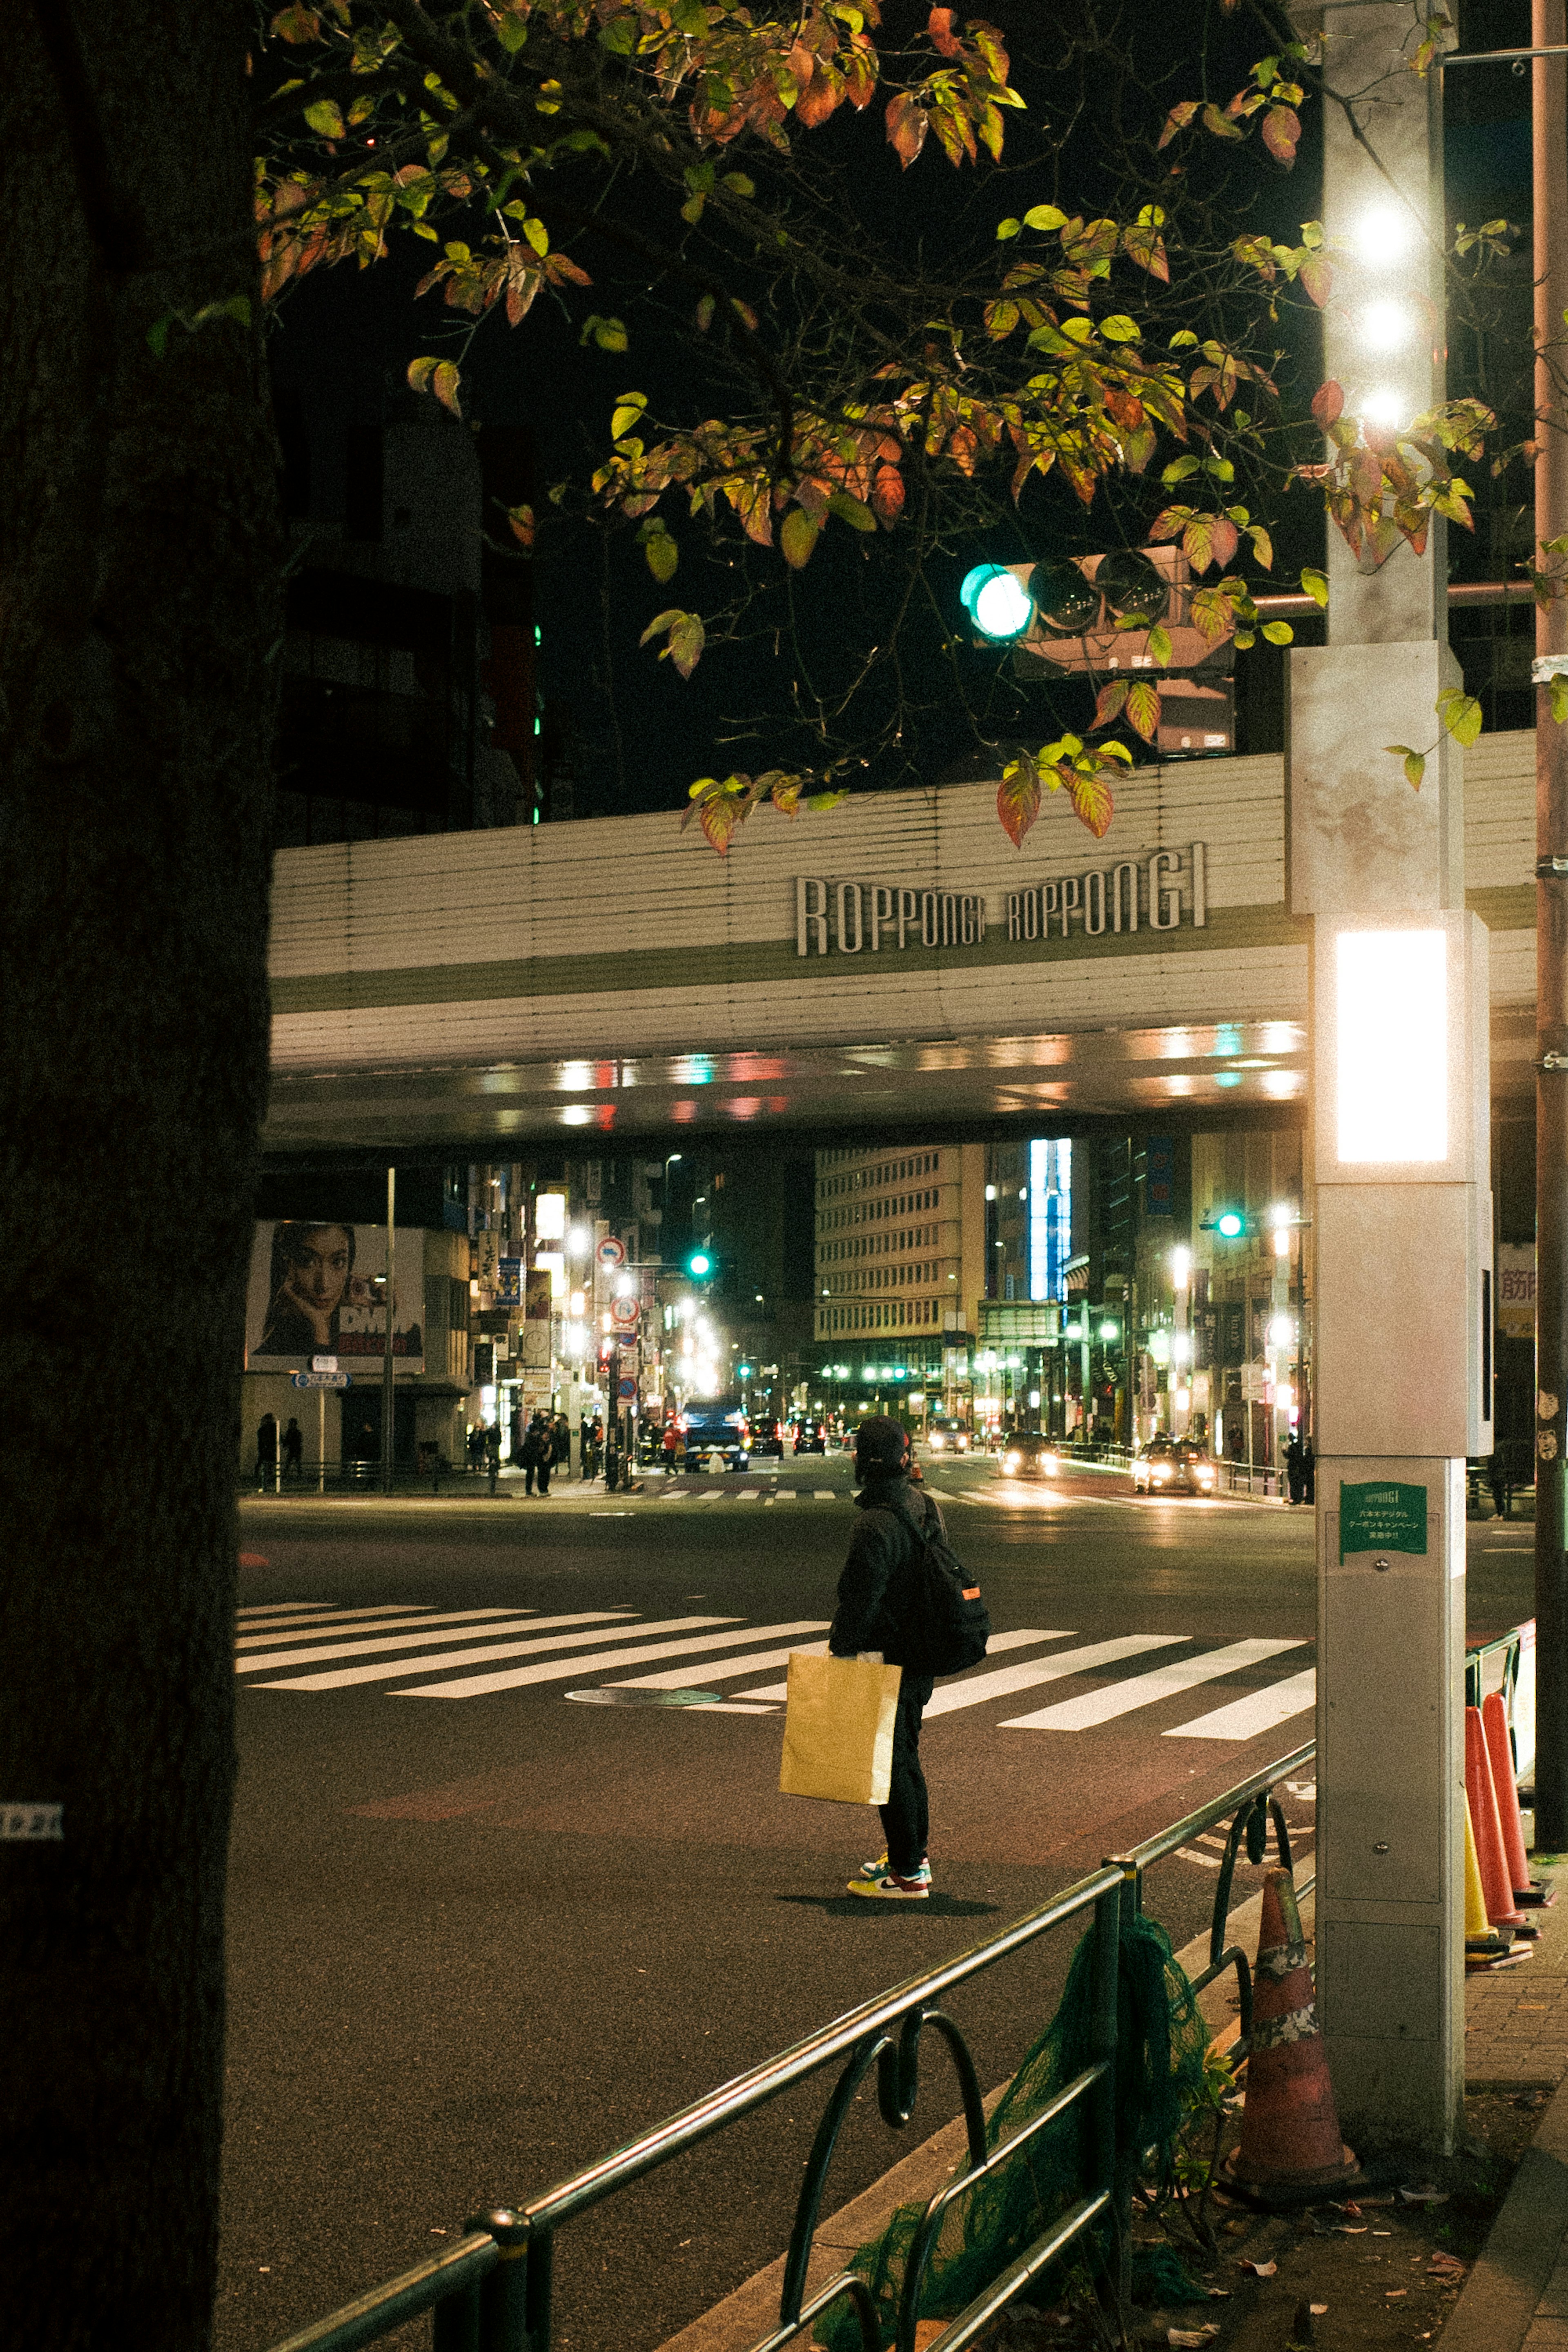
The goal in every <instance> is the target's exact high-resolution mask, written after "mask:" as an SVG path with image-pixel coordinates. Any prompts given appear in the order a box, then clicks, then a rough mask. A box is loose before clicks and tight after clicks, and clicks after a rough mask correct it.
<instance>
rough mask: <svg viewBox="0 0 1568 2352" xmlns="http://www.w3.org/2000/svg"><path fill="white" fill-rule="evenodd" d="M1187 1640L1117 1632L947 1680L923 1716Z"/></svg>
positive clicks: (1180, 1635)
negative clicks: (993, 1670)
mask: <svg viewBox="0 0 1568 2352" xmlns="http://www.w3.org/2000/svg"><path fill="white" fill-rule="evenodd" d="M1191 1639H1192V1636H1191V1634H1190V1633H1118V1634H1117V1635H1116V1636H1115V1638H1114V1639H1113V1640H1111V1641H1109V1642H1088V1643H1085V1644H1084V1646H1083V1648H1082V1649H1081V1650H1058V1652H1057V1653H1056V1654H1055V1655H1054V1657H1049V1658H1036V1659H1031V1660H1030V1662H1029V1664H1027V1665H1024V1666H1004V1667H1002V1668H1001V1669H1000V1671H999V1672H998V1673H996V1674H994V1675H973V1676H971V1677H969V1678H968V1679H967V1680H965V1681H963V1682H959V1683H949V1684H948V1685H946V1686H945V1687H944V1688H942V1689H941V1690H939V1691H937V1692H935V1693H934V1695H933V1696H932V1698H931V1705H930V1706H928V1707H927V1708H926V1717H927V1719H928V1720H929V1719H930V1717H932V1716H933V1715H952V1714H953V1713H955V1712H956V1710H957V1709H958V1708H959V1707H963V1706H984V1703H985V1701H986V1700H987V1699H989V1698H1008V1697H1010V1696H1012V1694H1013V1692H1014V1691H1020V1690H1031V1689H1033V1687H1034V1686H1035V1685H1036V1684H1037V1683H1055V1682H1061V1681H1063V1680H1065V1678H1066V1677H1067V1676H1068V1675H1087V1674H1089V1673H1091V1672H1092V1671H1093V1669H1094V1668H1095V1667H1096V1666H1110V1665H1114V1664H1116V1662H1117V1660H1118V1659H1120V1658H1133V1657H1136V1656H1137V1654H1138V1653H1139V1651H1140V1650H1164V1649H1173V1648H1175V1647H1176V1645H1177V1644H1178V1643H1183V1642H1188V1641H1191ZM993 1646H994V1644H993Z"/></svg>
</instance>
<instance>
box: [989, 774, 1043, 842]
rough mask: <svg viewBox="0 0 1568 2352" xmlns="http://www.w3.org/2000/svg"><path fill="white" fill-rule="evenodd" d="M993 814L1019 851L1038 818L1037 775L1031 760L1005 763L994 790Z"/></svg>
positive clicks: (1038, 775) (1038, 790)
mask: <svg viewBox="0 0 1568 2352" xmlns="http://www.w3.org/2000/svg"><path fill="white" fill-rule="evenodd" d="M996 814H997V815H998V816H999V817H1000V818H1001V820H1002V830H1003V831H1004V833H1005V835H1007V838H1008V840H1009V841H1010V842H1011V843H1012V845H1013V846H1014V848H1015V849H1022V847H1023V846H1024V835H1026V833H1027V832H1028V830H1029V827H1030V826H1031V825H1032V824H1034V822H1035V819H1036V818H1037V816H1038V815H1039V814H1040V772H1039V770H1038V769H1037V767H1036V765H1035V762H1034V761H1033V760H1031V759H1029V758H1027V757H1025V758H1023V759H1018V760H1009V761H1008V762H1007V765H1006V766H1005V768H1004V769H1003V771H1002V782H1001V783H1000V784H999V785H998V786H997V790H996Z"/></svg>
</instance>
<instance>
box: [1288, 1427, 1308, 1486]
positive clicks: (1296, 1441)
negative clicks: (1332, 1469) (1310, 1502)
mask: <svg viewBox="0 0 1568 2352" xmlns="http://www.w3.org/2000/svg"><path fill="white" fill-rule="evenodd" d="M1302 1453H1303V1448H1302V1444H1301V1441H1300V1437H1298V1436H1297V1434H1296V1433H1295V1432H1294V1431H1293V1430H1292V1432H1291V1433H1290V1438H1289V1444H1287V1445H1286V1448H1285V1486H1286V1492H1287V1495H1288V1497H1289V1500H1290V1501H1291V1502H1292V1503H1299V1502H1300V1500H1301V1497H1302V1496H1303V1495H1304V1494H1305V1493H1306V1490H1307V1465H1306V1463H1305V1462H1304V1461H1303V1459H1302Z"/></svg>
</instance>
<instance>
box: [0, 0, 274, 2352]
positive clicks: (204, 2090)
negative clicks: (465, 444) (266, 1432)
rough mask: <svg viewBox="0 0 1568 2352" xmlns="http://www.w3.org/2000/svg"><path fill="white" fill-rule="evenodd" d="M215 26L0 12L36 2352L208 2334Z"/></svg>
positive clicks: (232, 817)
mask: <svg viewBox="0 0 1568 2352" xmlns="http://www.w3.org/2000/svg"><path fill="white" fill-rule="evenodd" d="M250 21H251V20H250V17H249V13H248V11H247V9H246V8H244V7H243V6H242V5H239V0H145V5H142V6H139V7H136V8H126V7H124V6H123V5H117V0H11V5H10V6H9V7H7V8H6V9H5V15H4V27H5V29H4V41H3V47H4V56H5V68H4V72H3V74H0V808H3V814H4V826H3V832H0V841H3V845H4V855H3V857H0V906H3V912H0V1008H3V1012H4V1027H3V1029H0V1235H3V1237H4V1238H3V1246H0V1364H3V1366H4V1396H5V1445H4V1449H3V1451H0V1527H3V1528H4V1542H5V1559H6V1564H5V1568H4V1570H0V1843H4V1846H5V1851H4V1853H0V1988H3V1992H4V2009H3V2015H4V2021H5V2023H4V2032H5V2059H4V2063H3V2083H4V2088H3V2090H0V2148H3V2150H4V2163H3V2169H0V2278H3V2279H4V2281H5V2288H4V2301H5V2336H6V2337H7V2339H8V2340H10V2341H12V2342H14V2343H16V2344H17V2345H26V2346H27V2347H29V2352H53V2347H65V2346H83V2347H85V2346H89V2345H91V2346H94V2347H102V2346H104V2345H108V2344H111V2343H117V2342H121V2341H130V2340H132V2339H134V2340H135V2341H137V2342H139V2343H142V2344H148V2345H157V2346H158V2347H160V2352H184V2347H199V2346H203V2345H205V2343H207V2341H208V2340H209V2337H210V2333H211V2315H212V2300H213V2280H214V2268H215V2259H216V2237H217V2182H218V2159H219V2147H220V2136H221V2091H222V2067H223V1906H224V1878H225V1868H226V1851H227V1840H228V1816H229V1805H230V1797H231V1791H232V1786H233V1779H234V1746H233V1722H232V1697H231V1693H232V1688H233V1667H232V1659H231V1649H232V1621H233V1580H234V1570H235V1549H236V1517H235V1507H234V1477H235V1466H236V1461H237V1388H238V1383H237V1377H236V1375H237V1370H238V1368H239V1365H240V1362H241V1348H242V1340H243V1313H242V1310H243V1286H244V1280H245V1269H246V1265H247V1258H248V1247H249V1234H250V1221H251V1215H252V1187H253V1181H254V1175H253V1156H254V1150H255V1136H256V1130H257V1126H258V1117H259V1114H260V1111H261V1109H262V1107H263V1103H264V1099H265V1089H266V1067H267V1061H266V1055H267V1028H266V1023H267V992H266V953H265V951H266V924H267V884H268V831H269V817H268V799H269V784H268V747H269V743H270V738H271V720H272V703H273V684H272V678H273V655H274V648H275V646H276V642H277V638H278V635H279V620H278V612H279V603H278V592H277V581H278V569H279V565H278V537H277V524H276V520H275V507H276V499H275V470H274V468H275V460H274V450H273V441H272V433H271V426H270V421H269V412H268V404H267V399H266V393H265V383H264V374H263V366H262V355H261V348H260V337H259V330H258V325H257V324H256V323H254V322H255V321H256V320H258V305H257V288H256V268H255V262H254V257H253V237H252V234H251V226H250V188H249V172H250V154H251V139H250V135H249V130H248V121H247V115H248V85H247V55H246V46H247V31H248V28H249V25H250ZM237 296H243V297H245V298H247V300H248V306H249V309H248V316H247V318H246V319H244V320H240V319H237V318H236V317H233V316H224V317H220V318H216V319H214V320H211V321H209V322H206V323H204V324H202V325H200V326H199V327H197V328H195V330H192V329H190V328H189V327H188V326H187V324H186V323H185V322H186V321H188V320H193V319H194V318H195V315H196V313H197V312H199V311H201V310H203V309H204V308H205V306H207V305H209V304H214V303H221V302H224V301H226V300H228V299H230V298H231V297H237ZM161 321H162V322H164V327H163V334H162V335H160V333H158V332H157V331H156V330H157V329H158V327H159V323H160V322H161ZM150 330H151V331H153V340H152V341H151V342H150V341H149V331H150ZM160 344H161V346H162V349H161V353H160V351H159V349H157V348H155V346H158V345H160ZM45 1805H58V1806H60V1807H62V1808H63V1812H62V1814H61V1817H60V1821H61V1828H62V1830H63V1835H62V1836H61V1837H59V1838H58V1839H57V1838H54V1837H50V1836H47V1835H46V1836H38V1835H37V1834H34V1833H29V1832H34V1831H35V1830H36V1827H37V1820H36V1818H35V1816H33V1815H32V1814H30V1813H27V1812H19V1811H17V1808H18V1806H29V1807H30V1806H45ZM43 1825H44V1826H45V1827H47V1816H45V1817H43ZM18 1831H21V1832H24V1834H21V1835H18V1834H17V1832H18Z"/></svg>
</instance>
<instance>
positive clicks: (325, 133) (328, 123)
mask: <svg viewBox="0 0 1568 2352" xmlns="http://www.w3.org/2000/svg"><path fill="white" fill-rule="evenodd" d="M305 120H306V121H307V122H308V123H309V124H310V128H311V130H312V131H319V132H320V133H321V137H322V138H323V139H341V138H342V135H343V118H342V114H341V113H340V112H339V110H338V107H337V103H336V101H335V100H333V99H330V98H318V99H317V100H315V101H314V103H313V104H312V105H310V106H308V107H307V108H306V109H305Z"/></svg>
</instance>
